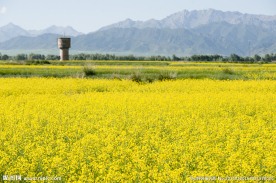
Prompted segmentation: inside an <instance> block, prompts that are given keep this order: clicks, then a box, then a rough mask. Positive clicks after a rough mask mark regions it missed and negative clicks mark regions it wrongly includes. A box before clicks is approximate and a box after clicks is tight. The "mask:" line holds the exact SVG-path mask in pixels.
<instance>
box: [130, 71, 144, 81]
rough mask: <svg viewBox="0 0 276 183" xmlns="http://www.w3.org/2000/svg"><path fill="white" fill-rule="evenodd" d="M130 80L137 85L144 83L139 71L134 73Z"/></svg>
mask: <svg viewBox="0 0 276 183" xmlns="http://www.w3.org/2000/svg"><path fill="white" fill-rule="evenodd" d="M130 79H131V81H134V82H137V83H142V81H143V80H142V75H141V73H140V72H138V71H136V72H134V73H132V74H131V75H130Z"/></svg>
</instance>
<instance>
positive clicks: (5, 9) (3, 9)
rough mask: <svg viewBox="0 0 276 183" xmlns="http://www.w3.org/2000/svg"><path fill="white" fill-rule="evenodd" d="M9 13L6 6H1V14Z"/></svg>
mask: <svg viewBox="0 0 276 183" xmlns="http://www.w3.org/2000/svg"><path fill="white" fill-rule="evenodd" d="M6 12H7V7H6V6H0V14H5V13H6Z"/></svg>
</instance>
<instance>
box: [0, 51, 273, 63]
mask: <svg viewBox="0 0 276 183" xmlns="http://www.w3.org/2000/svg"><path fill="white" fill-rule="evenodd" d="M59 59H60V57H59V56H58V55H43V54H34V53H31V54H17V55H15V56H9V55H7V54H3V55H2V54H1V53H0V60H15V61H25V60H59ZM70 60H107V61H108V60H125V61H206V62H209V61H210V62H211V61H221V62H251V63H255V62H272V61H276V54H273V53H271V54H265V55H263V56H261V55H258V54H256V55H254V56H251V57H249V56H246V57H242V56H239V55H237V54H231V55H230V56H222V55H192V56H185V57H178V56H176V55H172V56H160V55H157V56H135V55H125V56H119V55H115V54H100V53H95V54H84V53H81V54H74V55H70Z"/></svg>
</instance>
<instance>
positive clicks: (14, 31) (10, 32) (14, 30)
mask: <svg viewBox="0 0 276 183" xmlns="http://www.w3.org/2000/svg"><path fill="white" fill-rule="evenodd" d="M28 35H29V32H28V31H26V30H24V29H22V28H21V27H19V26H17V25H14V24H12V23H9V24H8V25H5V26H3V27H0V42H3V41H6V40H9V39H11V38H14V37H17V36H28Z"/></svg>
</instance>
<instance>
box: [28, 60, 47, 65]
mask: <svg viewBox="0 0 276 183" xmlns="http://www.w3.org/2000/svg"><path fill="white" fill-rule="evenodd" d="M25 63H26V65H45V64H51V62H49V61H48V60H27V61H26V62H25Z"/></svg>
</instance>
